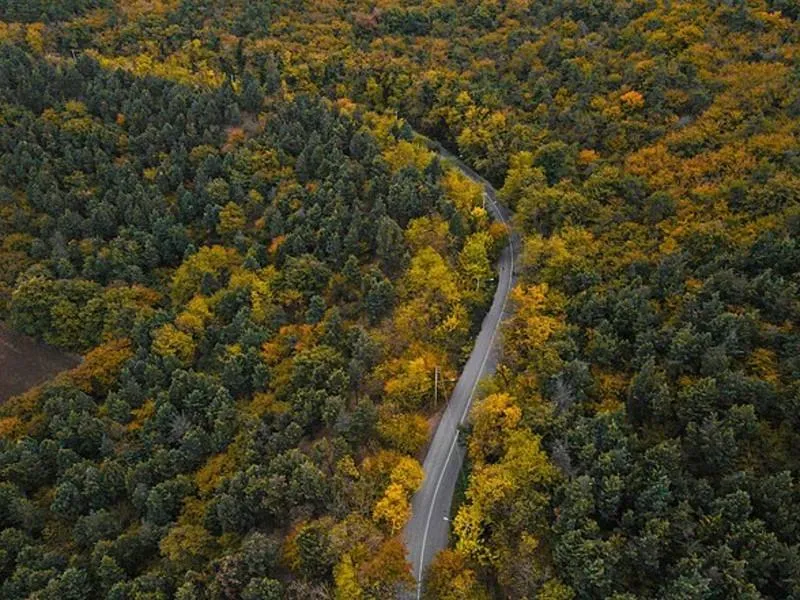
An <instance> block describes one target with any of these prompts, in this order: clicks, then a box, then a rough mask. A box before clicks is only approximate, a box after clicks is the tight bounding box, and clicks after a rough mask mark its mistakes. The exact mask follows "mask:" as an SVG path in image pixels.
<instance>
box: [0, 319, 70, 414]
mask: <svg viewBox="0 0 800 600" xmlns="http://www.w3.org/2000/svg"><path fill="white" fill-rule="evenodd" d="M80 362H81V357H80V356H77V355H75V354H70V353H67V352H63V351H62V350H59V349H58V348H53V347H52V346H48V345H47V344H43V343H42V342H37V341H36V340H34V339H33V338H30V337H28V336H26V335H22V334H21V333H18V332H16V331H14V330H13V329H11V328H10V327H9V326H8V325H6V324H5V323H2V322H0V402H5V401H6V400H8V399H9V398H11V397H12V396H16V395H18V394H21V393H22V392H24V391H26V390H28V389H30V388H32V387H34V386H35V385H38V384H40V383H43V382H45V381H47V380H48V379H50V378H52V377H53V376H54V375H56V374H58V373H60V372H61V371H65V370H67V369H71V368H72V367H74V366H75V365H77V364H78V363H80Z"/></svg>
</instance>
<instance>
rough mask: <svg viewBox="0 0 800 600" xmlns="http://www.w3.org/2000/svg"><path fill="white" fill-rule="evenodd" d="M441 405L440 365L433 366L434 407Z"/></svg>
mask: <svg viewBox="0 0 800 600" xmlns="http://www.w3.org/2000/svg"><path fill="white" fill-rule="evenodd" d="M438 407H439V365H436V366H435V367H433V408H438Z"/></svg>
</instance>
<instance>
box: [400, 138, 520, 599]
mask: <svg viewBox="0 0 800 600" xmlns="http://www.w3.org/2000/svg"><path fill="white" fill-rule="evenodd" d="M438 152H439V154H440V156H441V157H442V158H443V159H445V160H446V161H448V162H450V163H452V164H453V165H455V166H456V167H458V168H459V169H460V170H461V171H462V172H463V173H464V174H465V175H466V176H467V177H469V178H470V179H472V180H473V181H476V182H478V183H480V184H481V185H483V189H484V197H485V199H486V207H487V209H488V210H489V211H490V212H491V213H492V216H493V217H494V218H495V219H497V220H499V221H501V222H502V223H505V224H506V226H507V227H508V228H509V233H510V234H511V235H509V243H508V245H507V246H506V247H505V248H504V249H503V251H502V253H501V254H500V258H499V259H498V261H497V273H498V278H497V290H496V291H495V294H494V299H493V300H492V306H491V307H490V308H489V312H487V313H486V316H485V317H484V319H483V323H482V325H481V330H480V333H479V334H478V337H477V338H476V339H475V345H474V347H473V348H472V352H471V353H470V356H469V360H467V362H466V364H465V365H464V369H463V371H462V372H461V376H460V377H459V378H458V382H457V383H456V387H455V389H454V390H453V393H452V395H451V396H450V399H449V401H448V403H447V407H446V408H445V410H444V413H443V414H442V418H441V420H440V421H439V425H438V427H437V428H436V433H435V434H434V436H433V440H432V441H431V445H430V447H429V448H428V453H427V455H426V456H425V462H424V463H423V465H422V466H423V469H424V470H425V480H424V481H423V483H422V487H421V488H420V489H419V490H418V491H417V493H416V494H415V495H414V498H413V500H412V504H411V511H412V513H411V514H412V516H411V520H410V521H409V522H408V525H407V526H406V528H405V532H404V537H405V542H406V549H407V552H408V559H409V562H410V563H411V569H412V574H413V575H414V578H415V579H416V581H417V589H416V598H417V599H419V598H420V596H421V594H422V579H423V576H424V573H425V569H426V568H427V566H428V565H429V564H430V562H431V560H433V557H434V556H436V554H437V553H438V552H439V550H442V549H443V548H446V547H447V542H448V536H449V531H450V522H449V521H448V520H447V519H448V518H449V516H450V506H451V504H452V500H453V492H454V490H455V486H456V480H457V479H458V474H459V473H460V471H461V465H462V464H463V462H464V447H463V446H462V445H461V444H459V443H458V432H459V426H460V425H463V424H464V423H465V422H466V420H467V415H468V413H469V409H470V406H471V404H472V398H473V396H474V394H475V390H476V388H477V387H478V383H479V382H480V380H481V379H482V378H483V377H484V376H486V375H489V374H492V373H494V370H495V368H496V366H497V358H498V355H497V342H498V339H497V338H498V330H499V328H500V323H501V322H502V321H503V319H504V317H505V313H506V306H507V303H508V295H509V292H510V291H511V288H512V287H513V285H514V280H515V275H514V263H515V260H516V258H517V256H516V255H517V252H518V251H519V247H520V244H519V240H518V239H516V235H515V234H514V233H513V231H512V230H511V213H510V212H509V210H508V209H507V208H506V207H504V206H502V205H501V204H499V203H498V202H497V198H496V190H495V189H494V188H493V187H492V186H491V184H490V183H489V182H488V181H486V180H485V179H483V178H482V177H481V176H480V175H478V174H477V173H476V172H475V171H473V170H472V169H470V168H469V167H468V166H467V165H465V164H464V163H463V162H462V161H460V160H459V159H458V158H456V157H455V156H453V155H452V154H451V153H449V152H447V151H446V150H444V149H443V148H441V147H438Z"/></svg>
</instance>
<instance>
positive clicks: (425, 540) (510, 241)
mask: <svg viewBox="0 0 800 600" xmlns="http://www.w3.org/2000/svg"><path fill="white" fill-rule="evenodd" d="M483 185H484V192H483V193H484V194H485V195H486V196H489V200H490V201H491V203H492V206H494V208H495V210H496V211H497V216H498V217H500V220H501V221H502V222H503V225H505V226H506V229H507V230H508V247H509V250H510V254H511V273H510V275H509V278H508V285H509V288H510V287H511V282H512V280H513V277H514V238H513V232H512V231H511V226H510V225H509V224H508V221H506V219H505V218H504V217H503V211H501V210H500V208H499V207H498V205H497V202H495V200H494V198H492V197H491V195H489V194H488V193H487V192H486V190H485V188H486V187H487V184H486V183H484V184H483ZM500 270H501V271H502V270H503V266H502V265H501V266H500ZM510 291H511V290H510V289H508V290H506V294H505V297H504V298H503V306H502V308H501V309H500V316H499V318H498V319H497V323H495V326H494V329H493V330H492V337H491V338H490V339H489V345H488V346H487V348H486V354H484V356H483V361H482V362H481V366H480V369H478V373H477V375H476V376H475V383H474V384H473V386H472V390H471V391H470V393H469V396H468V397H467V402H466V404H465V405H464V411H463V413H462V414H461V419H459V421H458V423H457V425H456V432H455V435H454V436H453V441H452V443H451V444H450V450H449V451H448V452H447V458H445V459H444V465H443V466H442V471H441V472H440V473H439V479H438V480H437V481H436V487H434V488H433V497H432V498H431V505H430V508H429V509H428V518H427V519H426V520H425V531H424V532H423V534H422V548H421V549H420V556H419V570H418V571H417V600H420V598H421V597H422V569H423V564H424V563H425V546H426V545H427V543H428V530H429V529H430V526H431V518H432V517H433V507H434V506H435V505H436V497H437V495H438V494H439V487H440V486H441V485H442V479H444V474H445V472H446V471H447V465H449V464H450V457H451V456H452V455H453V450H455V447H456V443H457V441H458V427H460V426H461V425H462V424H463V422H464V418H465V417H466V416H467V412H468V411H469V407H470V404H471V403H472V396H473V394H475V390H476V389H477V387H478V383H479V382H480V380H481V375H482V374H483V369H484V367H485V366H486V361H487V360H488V359H489V354H490V353H491V351H492V348H493V347H494V338H495V336H496V335H497V331H498V329H499V328H500V323H502V321H503V315H504V314H505V312H506V305H507V304H508V293H509V292H510ZM490 310H491V308H490ZM478 335H480V334H478ZM445 520H446V521H448V520H449V519H447V518H446V517H445Z"/></svg>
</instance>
